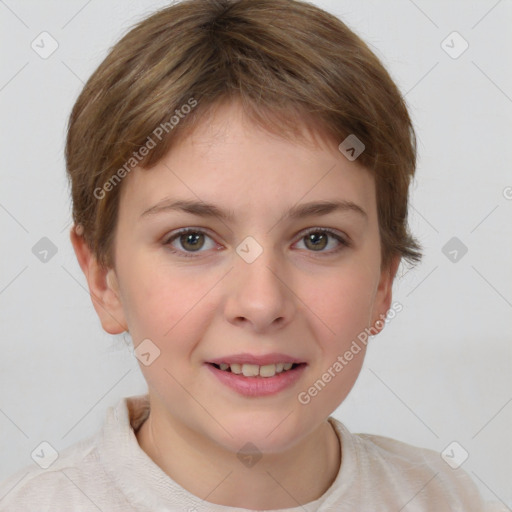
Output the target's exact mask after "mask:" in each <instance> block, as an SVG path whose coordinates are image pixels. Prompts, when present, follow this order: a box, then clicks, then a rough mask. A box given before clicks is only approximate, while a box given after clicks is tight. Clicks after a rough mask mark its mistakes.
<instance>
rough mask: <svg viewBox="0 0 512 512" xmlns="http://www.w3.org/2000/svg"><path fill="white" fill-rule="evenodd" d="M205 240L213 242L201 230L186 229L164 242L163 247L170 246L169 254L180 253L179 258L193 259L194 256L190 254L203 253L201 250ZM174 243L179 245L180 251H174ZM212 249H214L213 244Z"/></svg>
mask: <svg viewBox="0 0 512 512" xmlns="http://www.w3.org/2000/svg"><path fill="white" fill-rule="evenodd" d="M205 238H208V239H210V240H211V241H212V242H213V240H212V239H211V237H209V236H208V235H207V234H206V233H205V232H204V231H203V230H201V229H194V228H186V229H181V230H180V231H178V232H177V233H175V234H174V235H172V236H171V237H170V238H168V239H167V240H166V241H165V242H164V245H168V246H170V248H171V252H173V253H180V256H184V257H185V258H193V257H194V256H195V255H194V254H192V253H197V252H204V251H201V249H202V248H203V247H204V245H205ZM175 241H176V242H177V243H178V244H180V245H181V249H180V248H178V249H177V250H176V246H175V245H173V243H174V242H175ZM213 247H215V243H213ZM210 248H212V247H210ZM183 249H184V250H183ZM207 250H208V247H207ZM187 253H188V254H187Z"/></svg>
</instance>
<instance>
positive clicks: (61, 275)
mask: <svg viewBox="0 0 512 512" xmlns="http://www.w3.org/2000/svg"><path fill="white" fill-rule="evenodd" d="M314 3H316V4H318V5H319V6H321V7H323V8H325V9H327V10H329V11H330V12H332V13H334V14H336V15H338V16H340V17H341V18H342V19H343V20H344V21H345V22H346V23H347V24H348V25H349V26H351V27H352V28H353V29H354V30H356V31H357V32H358V33H359V34H360V35H361V36H362V37H363V38H364V39H365V40H366V41H367V42H368V43H369V44H370V45H371V47H372V49H373V50H374V51H375V52H376V53H377V55H378V56H379V57H380V58H381V59H382V60H383V62H384V64H385V65H386V66H387V67H388V69H389V70H390V72H391V74H392V76H393V77H394V79H395V80H396V81H397V83H398V84H399V86H400V88H401V90H402V91H403V92H404V94H405V97H406V100H407V102H408V105H409V107H410V111H411V114H412V116H413V120H414V123H415V126H416V129H417V134H418V138H419V165H418V175H417V180H416V182H415V184H414V187H413V190H412V206H411V218H410V223H411V226H412V229H413V231H414V232H415V234H416V235H417V236H418V237H419V239H420V241H421V242H422V243H423V245H424V248H425V258H424V261H423V263H422V264H421V265H419V266H418V267H417V268H416V269H414V270H411V271H409V272H408V273H406V274H405V275H403V277H402V278H399V279H398V280H397V282H396V285H395V296H394V300H397V301H399V302H400V303H402V305H403V307H404V309H403V311H402V312H401V313H400V314H399V315H398V316H397V317H396V318H395V319H394V320H393V321H392V322H391V323H390V324H389V325H388V326H387V327H386V329H385V330H384V332H383V333H382V334H381V335H379V336H377V337H375V338H374V339H373V341H372V342H371V344H370V348H369V352H368V356H367V360H366V362H365V365H364V368H363V371H362V373H361V375H360V377H359V380H358V381H357V383H356V386H355V388H354V389H353V391H352V393H351V394H350V396H349V397H348V398H347V400H346V401H345V402H344V403H343V404H342V405H341V406H340V407H339V409H338V410H337V411H336V412H335V416H336V417H337V418H339V419H340V420H342V421H343V422H344V423H345V424H346V425H347V426H348V427H349V428H350V429H351V430H353V431H356V432H369V433H376V434H380V435H384V436H389V437H393V438H396V439H399V440H402V441H405V442H408V443H411V444H415V445H420V446H425V447H429V448H432V449H434V450H437V451H439V452H442V451H443V450H444V449H445V447H446V446H447V445H449V444H450V443H451V442H452V441H457V442H458V443H460V445H461V446H463V447H464V449H465V450H467V451H468V453H469V458H468V459H467V461H466V462H465V463H464V465H463V468H464V469H465V470H466V471H468V472H469V473H470V475H471V476H472V477H473V479H474V480H475V481H476V483H477V484H478V486H479V487H480V489H481V490H482V493H483V495H484V496H485V497H486V498H487V499H493V500H496V499H499V500H501V501H503V502H505V503H506V504H507V505H508V506H509V507H511V506H512V487H511V486H510V482H511V480H512V441H511V436H510V432H511V425H512V403H511V402H512V386H511V384H512V377H511V375H512V372H511V360H512V349H511V341H512V325H511V321H510V320H511V317H512V315H511V313H512V269H511V265H510V254H511V252H512V251H511V249H512V222H511V219H512V200H511V199H512V173H511V160H512V158H511V156H512V149H511V148H512V143H511V135H512V128H511V126H512V124H511V123H512V68H511V67H510V62H511V60H512V41H511V36H510V22H511V20H512V5H511V1H510V0H502V1H495V0H492V1H487V0H481V1H462V0H461V1H444V0H436V1H426V0H423V1H420V0H416V2H413V1H411V0H393V1H386V2H382V1H381V2H379V1H376V0H375V1H368V0H365V1H361V0H359V1H357V0H353V1H345V0H342V1H335V0H330V1H329V0H317V1H316V2H314ZM166 4H167V2H164V1H155V0H152V1H150V0H146V1H137V2H135V1H126V0H109V1H99V0H90V1H89V2H87V1H83V0H73V1H70V0H68V1H66V2H64V1H55V0H54V1H44V2H41V1H28V0H18V1H15V0H5V1H0V20H1V21H0V34H1V36H0V37H1V55H2V65H1V69H0V108H1V119H2V124H1V139H0V140H1V142H0V144H1V146H0V148H1V152H0V154H1V158H2V165H1V188H0V226H1V234H2V242H1V247H2V251H1V256H2V265H1V269H0V315H1V316H0V325H1V327H2V338H1V342H0V343H1V345H0V347H1V360H0V361H1V362H0V433H1V435H0V479H3V478H5V477H7V476H8V475H10V474H11V473H13V472H14V471H16V470H18V469H20V468H22V467H24V466H27V465H29V464H34V462H33V461H32V459H31V457H30V454H31V452H32V451H33V450H34V448H35V447H36V446H38V445H39V443H40V442H41V441H43V440H44V441H48V442H49V443H50V444H51V445H52V446H54V447H55V448H56V449H57V450H61V449H63V448H65V447H67V446H69V445H70V444H72V443H74V442H76V441H78V440H80V439H83V438H84V437H86V436H89V435H91V434H93V433H94V432H95V431H96V430H97V429H98V428H99V427H100V425H101V423H102V421H103V419H104V416H105V411H106V408H107V407H108V406H110V405H115V404H116V403H117V402H118V400H119V399H120V398H121V397H123V396H127V395H133V394H138V393H143V392H144V391H145V389H146V388H145V382H144V380H143V379H142V376H141V374H140V371H139V368H138V365H137V360H136V359H135V358H134V357H133V355H132V352H131V351H130V349H129V348H128V346H127V344H126V342H125V340H123V337H122V336H117V337H112V336H110V335H108V334H106V333H105V332H104V331H103V330H102V328H101V324H100V323H99V320H98V318H97V316H96V313H95V312H94V310H93V307H92V304H91V301H90V298H89V295H88V293H87V289H86V281H85V278H84V276H83V275H82V273H81V270H80V268H79V266H78V264H77V262H76V260H75V256H74V253H73V251H72V247H71V244H70V242H69V237H68V230H69V226H70V202H69V193H68V188H67V182H66V179H65V170H64V159H63V147H64V139H65V132H66V123H67V117H68V115H69V112H70V110H71V107H72V105H73V103H74V101H75V99H76V98H77V95H78V93H79V91H80V90H81V88H82V86H83V83H84V82H85V81H86V79H87V78H88V77H89V75H90V74H91V73H92V72H93V71H94V69H95V68H96V67H97V66H98V65H99V63H100V62H101V60H102V59H103V58H104V57H105V56H106V53H107V51H108V48H109V47H110V46H111V45H112V44H114V42H115V41H117V40H118V39H119V37H120V36H121V35H122V34H123V33H124V32H125V31H126V30H127V29H128V28H129V27H130V26H131V25H132V24H133V23H135V22H136V21H138V20H140V19H141V18H142V17H144V16H145V15H146V14H148V13H150V12H152V11H154V10H156V9H157V8H158V7H160V6H163V5H166ZM43 31H47V32H49V33H50V34H51V35H52V37H53V38H55V40H56V41H57V42H58V44H59V47H58V49H57V50H56V51H55V53H53V54H52V55H51V56H50V57H49V58H47V59H42V58H41V57H40V56H39V55H38V54H37V53H36V52H35V51H34V50H33V49H32V48H31V42H32V41H33V40H34V39H35V38H36V37H37V36H38V35H39V34H40V33H41V32H43ZM453 31H457V32H459V33H460V35H461V36H462V37H463V38H464V39H465V40H466V41H467V42H468V43H469V48H468V49H467V50H466V51H465V52H464V53H463V54H462V55H460V56H459V57H458V58H456V59H454V58H452V57H450V56H449V55H448V54H447V53H446V52H445V51H444V49H443V48H442V46H441V43H442V41H443V40H445V38H446V37H447V36H448V35H449V34H451V33H452V32H453ZM448 44H449V45H451V46H453V47H454V48H452V50H451V51H452V52H453V51H457V49H459V48H461V46H460V41H457V40H454V42H453V43H451V42H450V39H449V40H448ZM454 236H455V237H457V238H458V239H460V241H461V242H462V243H464V245H465V246H467V248H468V252H467V254H466V255H464V256H463V257H462V258H460V259H459V260H458V261H457V262H455V263H454V262H452V261H450V260H449V259H448V258H447V257H446V256H445V254H443V252H442V248H443V246H444V245H445V244H446V243H447V242H448V240H450V239H451V238H452V237H454ZM42 237H48V238H49V239H50V240H51V241H52V242H53V243H54V244H55V245H56V246H57V248H58V252H57V254H56V255H55V256H53V257H52V258H51V259H50V260H49V261H47V262H46V263H43V262H41V261H40V260H39V259H38V258H36V256H35V255H34V254H33V253H32V247H33V246H34V245H35V244H36V243H37V242H38V241H39V240H40V239H41V238H42ZM404 272H405V271H402V272H401V273H402V274H404ZM0 498H1V497H0Z"/></svg>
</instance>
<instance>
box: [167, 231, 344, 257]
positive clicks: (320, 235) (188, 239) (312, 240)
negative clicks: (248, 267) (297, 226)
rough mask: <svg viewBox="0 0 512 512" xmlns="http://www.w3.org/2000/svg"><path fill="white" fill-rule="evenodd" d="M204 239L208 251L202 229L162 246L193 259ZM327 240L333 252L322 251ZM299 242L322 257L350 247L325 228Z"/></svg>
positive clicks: (182, 233) (176, 236) (181, 233)
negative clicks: (176, 242) (332, 243)
mask: <svg viewBox="0 0 512 512" xmlns="http://www.w3.org/2000/svg"><path fill="white" fill-rule="evenodd" d="M205 238H207V239H210V240H211V242H212V245H211V246H210V249H212V248H214V247H215V242H213V240H212V238H211V237H210V236H209V235H208V234H207V233H206V232H205V231H203V230H202V229H194V228H185V229H181V230H180V231H178V232H177V233H174V234H172V235H171V236H170V237H169V238H167V239H166V240H165V241H164V243H163V245H165V246H170V248H171V252H172V253H179V255H180V256H183V257H185V258H194V257H197V256H196V255H195V254H194V253H199V252H204V251H201V249H203V248H204V245H205V244H204V241H205ZM329 238H331V239H334V240H336V242H337V243H338V246H337V247H336V248H335V249H333V250H330V251H324V250H323V249H325V247H327V246H328V245H329V243H328V239H329ZM175 241H178V242H179V243H180V244H181V247H182V248H183V249H185V250H184V251H183V250H181V249H179V248H178V249H177V248H176V246H175V245H174V242H175ZM299 241H301V242H302V241H304V242H305V245H306V248H313V249H312V251H310V252H319V253H322V255H323V253H326V254H325V255H328V254H333V253H337V252H339V251H341V250H342V249H343V248H345V247H350V242H349V241H348V239H347V238H344V237H342V236H341V235H338V234H337V233H335V232H334V231H331V230H330V229H325V228H311V229H309V230H307V231H306V232H305V233H302V234H301V237H300V240H299ZM207 249H208V248H207Z"/></svg>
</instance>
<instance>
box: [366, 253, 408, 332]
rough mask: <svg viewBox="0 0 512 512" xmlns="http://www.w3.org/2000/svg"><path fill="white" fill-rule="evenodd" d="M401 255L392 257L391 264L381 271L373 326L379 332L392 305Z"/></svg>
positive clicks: (374, 307)
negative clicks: (394, 284) (394, 282)
mask: <svg viewBox="0 0 512 512" xmlns="http://www.w3.org/2000/svg"><path fill="white" fill-rule="evenodd" d="M401 259H402V258H401V256H400V255H396V256H394V257H393V258H392V260H391V262H390V264H389V265H388V266H387V267H384V268H383V269H382V270H381V273H380V279H379V285H378V287H377V292H376V295H375V301H374V306H373V313H372V315H373V318H372V323H371V327H372V329H374V330H375V331H377V333H379V332H380V331H382V329H384V325H385V322H384V318H385V317H386V315H387V312H388V311H389V308H390V307H391V300H392V298H393V293H392V291H393V281H394V280H395V276H396V273H397V271H398V267H399V265H400V260H401ZM379 320H380V322H379Z"/></svg>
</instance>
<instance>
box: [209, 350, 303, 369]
mask: <svg viewBox="0 0 512 512" xmlns="http://www.w3.org/2000/svg"><path fill="white" fill-rule="evenodd" d="M207 362H208V363H214V364H221V363H225V364H231V363H235V364H257V365H258V366H265V365H267V364H276V363H297V364H299V363H304V362H305V361H303V360H301V359H298V358H296V357H293V356H289V355H287V354H280V353H277V352H272V353H271V354H264V355H261V356H256V355H253V354H248V353H243V354H232V355H230V356H223V357H218V358H216V359H210V360H209V361H207Z"/></svg>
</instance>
